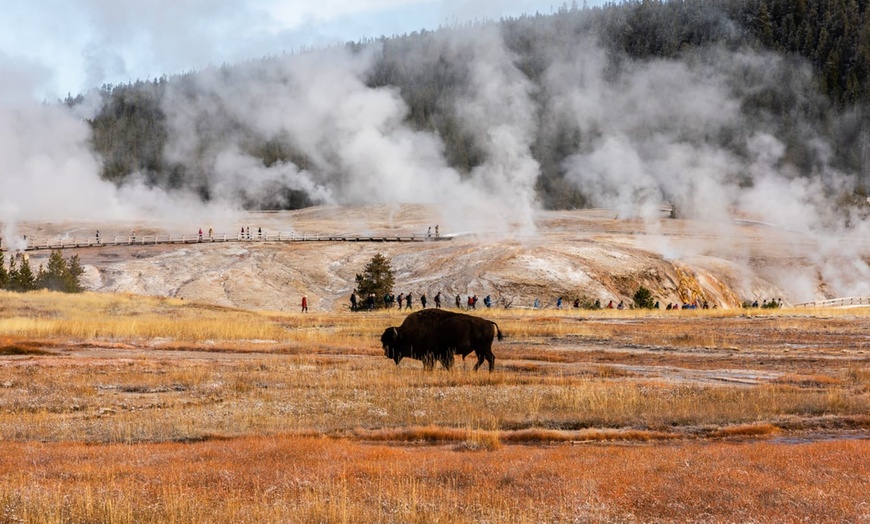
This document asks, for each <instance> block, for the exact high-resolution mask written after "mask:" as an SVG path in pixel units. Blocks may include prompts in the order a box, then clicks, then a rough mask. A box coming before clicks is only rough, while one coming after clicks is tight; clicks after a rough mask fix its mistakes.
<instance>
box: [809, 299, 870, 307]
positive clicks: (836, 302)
mask: <svg viewBox="0 0 870 524" xmlns="http://www.w3.org/2000/svg"><path fill="white" fill-rule="evenodd" d="M850 306H870V297H846V298H832V299H830V300H819V301H817V302H803V303H801V304H795V305H794V307H850Z"/></svg>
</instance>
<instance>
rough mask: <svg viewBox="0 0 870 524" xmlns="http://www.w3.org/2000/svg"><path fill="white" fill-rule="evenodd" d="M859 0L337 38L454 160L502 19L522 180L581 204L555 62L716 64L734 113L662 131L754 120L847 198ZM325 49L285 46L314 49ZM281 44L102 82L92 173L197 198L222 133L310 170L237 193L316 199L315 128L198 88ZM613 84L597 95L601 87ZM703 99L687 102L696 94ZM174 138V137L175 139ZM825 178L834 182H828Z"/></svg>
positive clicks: (864, 135) (860, 185)
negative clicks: (524, 124) (239, 58)
mask: <svg viewBox="0 0 870 524" xmlns="http://www.w3.org/2000/svg"><path fill="white" fill-rule="evenodd" d="M868 4H870V0H719V1H712V0H682V1H678V0H672V1H662V0H658V1H656V0H633V1H625V2H619V3H610V4H607V5H605V6H604V7H595V8H590V7H586V6H584V5H583V3H582V2H575V3H573V4H570V5H567V4H566V5H563V6H562V7H560V8H558V9H557V10H555V11H554V12H553V13H547V14H534V15H526V16H522V17H519V18H509V19H503V20H497V21H496V20H481V21H476V22H471V23H467V24H461V25H457V26H454V27H443V28H440V29H438V30H435V31H420V32H414V33H411V34H405V35H397V36H391V37H381V38H373V39H371V40H367V41H360V42H349V43H347V44H345V45H344V46H343V49H342V52H345V53H346V54H349V55H350V56H366V57H368V58H367V59H366V62H365V63H366V67H365V68H363V70H362V71H361V72H358V77H360V78H361V81H362V83H364V84H365V88H367V89H369V90H376V91H373V92H375V93H385V94H388V95H389V94H392V95H396V96H399V97H400V98H401V100H402V101H403V102H404V105H405V106H406V110H405V111H404V113H403V114H402V115H401V120H402V122H401V124H402V125H403V126H405V127H407V128H408V129H410V130H413V131H414V132H421V133H429V134H432V135H433V136H437V137H438V139H439V140H440V142H441V143H442V144H443V151H442V154H443V159H444V162H445V163H446V165H447V166H449V168H451V169H452V170H454V171H455V172H457V173H459V175H460V176H468V175H469V174H470V173H472V172H474V170H475V168H477V167H478V166H480V165H482V164H483V163H485V162H487V159H488V158H489V157H490V156H491V155H492V154H493V153H492V151H490V150H489V149H488V148H487V145H486V141H485V139H483V138H482V137H483V136H484V135H485V130H484V131H483V132H482V131H481V129H478V128H475V126H474V125H473V123H474V122H473V120H474V119H473V118H469V117H468V114H467V113H466V111H465V110H464V109H463V107H464V106H463V104H461V103H457V100H467V99H469V98H473V97H475V96H478V95H477V94H473V93H471V91H472V90H473V89H475V86H479V85H480V82H479V81H478V83H477V84H475V83H473V82H472V81H471V80H470V78H471V75H472V74H473V73H472V71H471V69H470V67H469V65H468V64H469V63H470V62H471V61H472V58H473V57H474V56H479V53H480V51H479V49H478V48H477V47H478V46H485V45H487V44H485V43H483V42H480V41H478V40H477V35H479V34H483V33H488V32H495V33H497V34H499V35H500V38H501V41H502V42H503V44H504V47H505V48H506V49H507V50H508V51H509V52H510V55H511V57H512V58H511V60H512V63H513V65H514V66H515V67H516V69H517V70H518V71H519V72H521V75H522V77H521V78H520V80H521V81H522V82H523V85H526V86H527V87H526V88H525V91H524V93H526V94H527V95H528V99H529V100H530V106H531V107H532V108H533V109H532V111H531V112H530V115H529V117H528V119H529V120H531V122H529V123H528V124H529V125H528V129H529V130H531V131H530V132H529V134H528V136H526V139H527V140H526V143H527V145H528V150H529V152H530V155H531V157H532V158H533V159H534V160H535V161H536V162H537V164H538V168H537V169H538V174H537V176H536V178H535V181H534V191H535V193H536V196H537V200H538V202H539V203H540V204H541V205H542V206H543V207H545V208H550V209H566V208H573V207H584V206H590V205H593V204H595V202H593V201H592V199H591V194H590V193H591V191H592V190H590V189H588V188H587V187H584V184H582V183H577V182H576V180H573V179H572V178H571V176H569V175H568V173H569V171H570V170H571V167H570V166H571V162H570V159H571V158H572V157H574V156H575V155H577V154H578V153H584V152H589V151H590V150H592V149H593V148H594V144H595V143H596V141H597V140H599V139H600V138H601V136H602V134H603V133H604V131H602V126H599V125H596V124H590V123H588V122H584V123H583V124H578V122H576V120H575V119H573V117H572V116H571V114H570V112H566V111H565V110H564V109H563V106H562V105H560V104H562V103H563V102H561V101H560V100H564V99H567V97H568V95H566V94H565V93H569V94H570V83H568V84H567V85H568V87H567V88H565V87H564V86H565V85H566V82H562V83H560V84H558V85H562V86H563V87H562V88H560V89H561V91H560V92H556V90H554V88H553V87H552V86H553V85H557V83H556V82H555V81H554V80H553V78H554V69H553V67H552V64H553V63H555V62H559V61H561V62H562V63H568V64H576V63H583V61H584V60H587V59H586V58H585V57H586V56H587V55H588V56H590V57H592V56H593V55H594V56H595V58H594V59H595V60H601V61H603V65H602V66H601V67H599V68H598V70H600V71H601V78H600V79H598V78H597V77H596V79H595V82H600V83H601V84H602V86H601V87H600V89H601V91H602V92H604V93H611V95H613V96H615V94H617V93H619V92H620V90H622V91H630V90H632V89H636V88H637V83H638V78H640V77H639V76H638V75H637V71H641V70H643V71H653V70H658V69H656V68H657V67H658V66H659V65H667V67H677V66H675V65H674V64H678V67H680V68H682V69H680V70H687V71H689V72H690V73H691V77H692V78H697V79H699V82H704V81H706V79H708V78H710V77H715V78H720V79H721V81H718V83H717V84H716V85H717V86H721V89H723V90H725V91H727V98H728V100H730V101H736V105H737V107H736V108H735V109H734V111H735V112H736V113H737V114H738V115H739V120H740V122H739V124H738V123H733V122H729V123H725V124H721V125H717V126H715V128H713V129H710V127H709V126H706V125H705V126H694V125H683V124H681V123H680V122H679V121H675V122H671V123H667V124H666V125H667V126H672V127H673V129H668V130H667V131H666V132H667V133H668V135H669V137H671V140H677V141H679V142H680V143H685V144H688V145H689V146H690V147H694V148H698V147H715V148H716V149H717V150H718V149H724V150H727V151H729V154H733V155H734V157H735V158H743V157H749V156H751V155H753V154H755V153H753V152H752V151H751V149H752V148H751V147H747V145H746V143H747V140H745V136H744V133H743V132H742V131H741V129H743V128H744V127H746V126H751V127H752V128H753V129H754V130H755V131H754V133H755V134H756V135H758V134H764V135H765V136H771V137H774V138H775V140H776V142H777V143H781V144H782V148H783V149H782V151H781V153H780V154H778V156H777V157H776V159H775V161H774V162H775V167H776V168H777V169H781V170H782V171H784V172H787V173H789V175H788V176H790V177H797V178H799V177H819V176H824V172H827V171H835V172H837V173H839V174H846V175H848V176H850V177H851V178H852V180H854V181H855V183H854V185H852V186H851V187H850V188H849V189H848V191H846V193H845V194H843V195H835V196H838V198H839V197H841V198H845V199H855V200H856V201H858V200H863V197H864V196H866V192H867V189H868V188H867V186H866V184H868V183H870V178H868V177H870V173H866V172H865V171H866V166H867V165H868V157H870V128H868V126H867V124H866V123H865V122H867V116H868V101H870V17H868ZM593 49H594V52H593V51H592V50H593ZM334 51H335V50H329V49H323V50H313V51H306V52H304V53H297V54H296V55H309V56H311V55H313V56H318V55H322V56H324V57H327V56H330V55H329V53H330V52H334ZM291 55H293V54H292V53H291ZM747 57H754V58H752V59H750V58H747ZM759 57H760V58H759ZM294 58H296V56H278V57H262V58H260V59H257V60H252V61H251V62H250V63H244V64H226V65H223V66H220V67H218V66H216V67H214V68H212V69H211V70H208V71H192V72H188V73H185V74H180V75H174V76H167V77H163V78H159V79H155V80H147V81H146V80H143V81H136V82H132V83H129V84H123V85H104V86H102V87H101V88H100V89H99V95H100V97H101V98H102V105H101V106H100V110H99V111H98V112H97V114H96V115H95V116H94V117H93V118H92V119H91V120H89V125H90V127H91V129H92V140H93V144H92V145H93V149H94V151H95V152H96V153H97V154H98V155H99V157H100V158H101V160H102V166H103V172H102V177H103V178H104V179H107V180H110V181H113V182H114V183H116V184H118V185H122V184H124V183H126V182H127V181H128V180H130V179H131V177H137V178H138V179H139V180H144V182H145V183H146V184H148V185H151V186H156V187H160V188H163V189H167V190H182V189H183V190H187V191H193V192H195V193H197V194H198V195H199V196H200V197H201V198H202V199H203V200H209V199H212V198H214V197H215V192H216V191H217V190H218V189H217V188H218V186H219V185H220V184H217V183H216V182H215V180H214V175H213V171H214V168H215V165H220V158H221V157H220V153H219V151H220V150H223V149H224V148H225V147H226V144H227V143H228V137H233V140H232V141H231V142H232V143H233V147H234V148H236V149H238V150H240V151H241V152H243V153H244V155H245V156H246V158H253V159H256V162H255V164H256V165H255V166H253V167H255V168H257V169H261V170H266V171H268V170H269V169H270V168H272V167H273V166H284V165H292V166H293V169H294V170H295V171H294V172H305V173H310V174H311V180H314V181H316V182H317V183H316V184H313V185H312V184H302V183H295V182H292V180H290V179H289V178H288V177H287V176H283V175H282V176H278V177H275V176H273V177H271V178H270V179H269V181H268V182H267V183H264V186H263V187H260V188H258V190H257V191H256V192H254V191H251V190H248V189H246V188H245V187H244V186H240V187H233V188H232V191H234V192H236V193H237V195H238V196H239V197H240V198H241V199H242V201H243V203H244V205H245V206H246V207H249V208H260V209H263V208H266V209H294V208H301V207H305V206H309V205H312V204H316V203H318V202H320V201H322V200H323V197H322V195H321V193H322V192H320V193H319V192H318V187H320V186H321V185H323V186H342V184H344V185H347V180H346V179H345V178H344V176H345V175H344V174H343V173H342V171H343V169H344V168H343V166H345V165H346V163H343V162H339V161H335V160H334V159H333V158H332V157H331V156H330V152H329V151H328V150H327V151H325V152H324V150H323V149H322V148H319V146H318V145H317V144H315V145H306V144H305V133H304V132H302V133H300V135H292V134H290V133H287V132H286V130H285V129H283V128H282V129H276V130H275V131H274V132H265V131H264V127H259V128H258V127H255V126H251V125H249V123H248V121H247V120H246V119H245V109H244V108H238V107H231V106H232V104H229V103H228V102H227V100H228V97H227V96H217V95H216V94H215V91H213V90H211V89H210V88H208V87H206V88H203V86H204V85H207V84H208V83H209V82H225V84H222V85H230V82H231V80H233V79H236V80H241V79H244V82H245V83H244V84H243V85H245V86H248V87H247V88H246V89H245V91H244V92H245V93H246V96H247V95H250V93H251V89H252V88H251V87H250V86H252V85H256V83H254V82H255V81H256V78H257V77H258V75H261V76H263V77H264V81H266V82H270V81H273V80H274V79H273V78H271V77H270V76H269V75H270V74H271V73H269V71H270V70H272V69H273V68H274V69H280V68H282V67H294V66H293V65H292V64H293V63H294V62H293V59H294ZM303 58H304V57H303ZM592 59H593V58H589V59H588V60H592ZM324 61H326V58H324ZM726 63H727V65H725V64H726ZM285 64H291V65H289V66H288V65H285ZM765 64H767V65H765ZM568 69H569V68H563V70H568ZM577 75H578V76H576V77H571V78H574V80H572V81H575V82H578V83H583V82H585V81H586V80H584V79H586V78H587V76H584V73H583V72H582V71H580V72H579V73H577ZM649 76H651V75H647V76H644V77H643V78H647V77H649ZM298 78H299V77H293V78H291V79H287V78H284V77H282V78H281V79H280V81H278V82H277V85H287V86H288V87H287V88H288V89H296V88H297V87H294V85H293V84H294V82H298ZM302 78H304V76H303V77H302ZM577 78H579V79H580V80H576V79H577ZM275 83H276V82H272V84H275ZM652 85H653V86H654V87H653V88H655V86H657V85H661V84H652ZM659 91H660V90H659ZM277 93H280V91H278V92H277ZM665 94H666V93H661V92H650V94H649V99H648V104H649V105H650V106H654V105H656V104H660V103H661V102H660V100H662V99H663V98H662V97H663V95H665ZM611 95H603V96H602V98H601V99H602V100H609V99H611V98H610V97H611ZM275 96H278V95H276V91H274V90H270V89H263V91H262V92H261V93H257V95H256V97H257V98H256V100H258V103H260V104H264V105H267V106H268V105H270V104H271V102H272V101H271V97H275ZM496 96H499V95H496ZM699 96H700V95H699ZM700 98H701V101H700V102H698V103H703V100H704V98H703V96H700ZM82 100H84V96H79V97H70V98H69V99H67V100H66V101H65V102H66V103H67V104H69V105H74V104H77V103H80V102H81V101H82ZM674 103H677V104H680V103H684V104H687V103H689V101H684V100H677V101H675V102H674ZM644 106H645V102H643V101H641V102H639V103H638V102H631V103H627V104H626V105H625V106H620V107H606V106H605V107H598V108H595V109H596V110H597V111H600V114H602V115H604V116H603V117H600V118H599V120H598V122H605V124H603V126H604V127H606V120H607V119H608V118H611V117H613V118H627V117H629V116H631V115H630V113H632V112H634V111H637V112H638V113H643V112H645V111H647V110H648V109H649V108H647V107H644ZM684 107H685V106H684ZM729 107H730V106H729ZM294 110H295V109H294V107H292V106H291V107H287V106H285V105H282V104H280V103H277V101H276V102H275V104H274V108H273V111H274V112H275V113H280V114H285V115H286V118H290V119H292V118H293V112H294ZM360 111H361V112H364V110H363V109H360ZM505 111H511V109H510V107H509V106H506V107H505ZM188 112H189V113H188ZM617 113H618V114H617ZM627 113H629V114H627ZM181 115H186V116H187V118H186V119H185V126H184V127H183V129H182V128H181V127H179V124H178V121H179V118H180V116H181ZM675 120H679V119H675ZM659 125H660V124H653V125H651V126H647V127H644V126H643V125H640V124H638V125H636V126H634V127H628V128H627V129H629V131H625V133H626V134H630V135H631V136H635V137H636V136H639V135H641V134H644V133H645V134H647V135H650V136H652V135H656V134H659V133H660V132H661V131H660V130H659V129H657V127H656V126H659ZM182 131H183V132H182ZM762 132H763V133H762ZM179 137H182V138H183V140H184V141H185V143H184V144H181V145H179V142H180V141H181V140H180V138H179ZM300 137H301V138H300ZM673 137H676V138H673ZM312 140H313V141H314V140H315V139H314V138H312ZM819 144H824V146H819ZM315 152H317V153H315ZM215 159H217V160H215ZM250 167H251V166H248V168H250ZM729 176H733V177H735V179H736V181H735V183H736V184H738V185H751V184H752V183H753V178H752V177H753V175H752V173H751V172H745V170H740V169H735V170H734V172H733V173H731V174H730V175H729ZM288 180H290V181H288ZM221 184H222V185H220V187H224V186H226V182H221ZM822 186H823V187H826V190H829V191H831V192H836V191H842V187H840V186H837V187H828V186H825V184H822ZM659 190H660V191H661V192H662V197H663V198H664V199H668V198H669V197H670V196H671V195H669V194H668V190H667V188H659Z"/></svg>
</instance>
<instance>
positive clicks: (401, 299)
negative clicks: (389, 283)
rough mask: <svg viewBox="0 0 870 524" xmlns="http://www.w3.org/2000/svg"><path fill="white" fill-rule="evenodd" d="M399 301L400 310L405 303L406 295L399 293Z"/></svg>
mask: <svg viewBox="0 0 870 524" xmlns="http://www.w3.org/2000/svg"><path fill="white" fill-rule="evenodd" d="M398 301H399V309H402V304H403V303H404V302H405V294H404V293H399V298H398Z"/></svg>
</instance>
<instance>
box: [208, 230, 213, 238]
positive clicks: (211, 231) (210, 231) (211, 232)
mask: <svg viewBox="0 0 870 524" xmlns="http://www.w3.org/2000/svg"><path fill="white" fill-rule="evenodd" d="M208 239H209V240H212V241H213V240H214V229H213V228H208Z"/></svg>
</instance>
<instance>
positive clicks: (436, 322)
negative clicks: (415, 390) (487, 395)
mask: <svg viewBox="0 0 870 524" xmlns="http://www.w3.org/2000/svg"><path fill="white" fill-rule="evenodd" d="M495 336H497V337H498V339H499V340H501V339H502V334H501V330H499V328H498V324H496V323H495V322H492V321H491V320H486V319H483V318H479V317H474V316H471V315H465V314H463V313H453V312H451V311H444V310H442V309H424V310H422V311H417V312H415V313H411V314H410V315H408V316H407V317H406V318H405V321H404V322H402V325H401V326H398V327H388V328H387V329H386V330H384V334H383V335H381V344H382V345H383V347H384V356H386V357H387V358H391V359H393V360H394V361H395V362H396V365H398V364H399V362H401V361H402V359H403V358H405V357H409V358H413V359H416V360H421V361H423V367H424V368H426V369H432V368H434V367H435V362H441V365H442V366H444V367H445V368H446V369H450V368H451V367H453V355H454V354H456V355H462V358H463V359H464V358H465V356H466V355H468V354H469V353H471V352H472V351H474V353H475V354H476V355H477V364H475V365H474V370H475V371H477V368H479V367H480V365H481V364H483V362H484V360H486V361H487V362H489V370H490V371H492V370H493V368H495V356H494V355H493V354H492V339H493V337H495Z"/></svg>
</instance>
